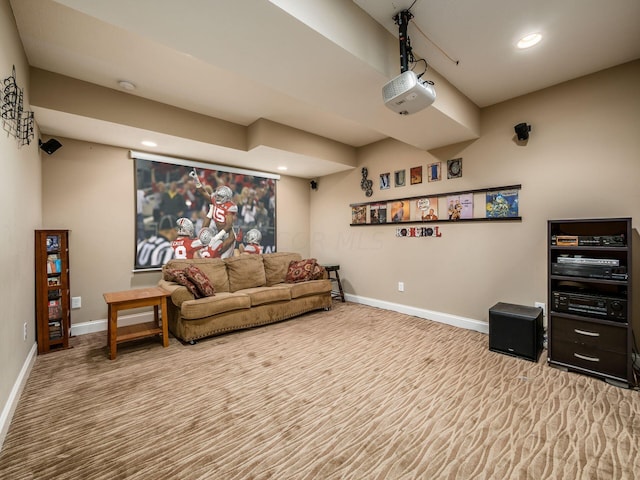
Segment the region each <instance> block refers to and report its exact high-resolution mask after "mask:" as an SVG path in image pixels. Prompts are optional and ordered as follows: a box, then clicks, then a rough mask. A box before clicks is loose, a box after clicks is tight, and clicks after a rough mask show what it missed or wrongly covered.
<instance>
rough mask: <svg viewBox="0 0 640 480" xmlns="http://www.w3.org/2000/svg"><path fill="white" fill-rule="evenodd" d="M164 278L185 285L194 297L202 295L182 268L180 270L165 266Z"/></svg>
mask: <svg viewBox="0 0 640 480" xmlns="http://www.w3.org/2000/svg"><path fill="white" fill-rule="evenodd" d="M164 278H165V280H168V281H170V282H175V283H177V284H179V285H182V286H184V287H187V290H189V291H190V292H191V294H192V295H193V296H194V297H195V298H200V297H201V296H202V295H200V292H199V291H198V287H197V286H196V284H195V283H193V282H192V281H191V280H190V279H189V277H188V276H187V273H186V272H185V271H184V270H181V269H179V268H167V269H165V271H164Z"/></svg>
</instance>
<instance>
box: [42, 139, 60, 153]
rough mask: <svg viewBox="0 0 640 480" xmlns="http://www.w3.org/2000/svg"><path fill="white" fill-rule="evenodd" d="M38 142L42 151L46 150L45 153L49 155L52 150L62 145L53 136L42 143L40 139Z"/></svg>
mask: <svg viewBox="0 0 640 480" xmlns="http://www.w3.org/2000/svg"><path fill="white" fill-rule="evenodd" d="M39 143H40V148H41V149H42V150H43V151H45V152H47V154H49V155H51V154H52V153H53V152H55V151H56V150H58V149H59V148H60V147H61V146H62V144H61V143H60V142H59V141H58V140H56V139H55V138H51V139H49V140H47V141H46V142H44V143H42V140H40V141H39Z"/></svg>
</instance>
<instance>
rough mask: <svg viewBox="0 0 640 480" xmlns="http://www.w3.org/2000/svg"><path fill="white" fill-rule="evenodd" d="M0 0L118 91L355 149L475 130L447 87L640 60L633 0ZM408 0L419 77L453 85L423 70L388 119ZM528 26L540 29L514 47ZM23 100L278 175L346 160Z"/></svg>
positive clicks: (42, 45)
mask: <svg viewBox="0 0 640 480" xmlns="http://www.w3.org/2000/svg"><path fill="white" fill-rule="evenodd" d="M10 3H11V6H12V8H13V11H14V15H15V18H16V23H17V27H18V31H19V33H20V36H21V39H22V42H23V45H24V48H25V51H26V55H27V58H28V61H29V64H30V65H31V66H33V67H38V68H41V69H44V70H49V71H52V72H55V73H58V74H61V75H65V76H69V77H73V78H76V79H79V80H83V81H87V82H91V83H94V84H96V85H100V86H103V87H107V88H113V89H118V88H119V86H118V83H117V82H118V80H122V79H126V80H129V81H131V82H133V83H134V84H135V85H136V86H137V89H136V90H135V91H134V92H131V94H132V95H138V96H141V97H144V98H147V99H150V100H154V101H157V102H161V103H166V104H169V105H173V106H178V107H180V108H182V109H186V110H191V111H194V112H197V113H200V114H204V115H208V116H212V117H216V118H220V119H223V120H227V121H230V122H234V123H237V124H239V125H244V126H248V125H251V124H252V123H253V122H255V121H257V120H259V119H267V120H270V121H272V122H277V123H280V124H283V125H288V126H291V127H295V128H296V129H300V130H303V131H307V132H310V133H313V134H316V135H319V136H322V137H326V138H329V139H332V140H335V141H338V142H342V143H345V144H347V145H351V146H355V147H358V146H362V145H366V144H368V143H371V142H375V141H378V140H381V139H384V138H388V137H392V138H396V139H398V140H400V141H403V142H405V143H408V144H411V145H414V146H416V147H418V148H422V149H430V148H435V147H439V146H443V145H448V144H451V143H455V142H459V141H464V140H469V139H471V138H474V137H475V136H477V132H475V131H474V129H473V128H472V127H469V126H468V125H463V124H462V123H461V122H458V121H455V119H453V118H452V115H451V114H450V113H448V108H449V107H448V105H447V102H448V101H450V100H451V99H452V98H453V95H459V96H460V98H462V99H463V100H464V101H468V100H470V101H471V102H473V104H475V105H476V106H477V107H485V106H489V105H493V104H495V103H498V102H501V101H504V100H507V99H510V98H513V97H516V96H519V95H523V94H526V93H530V92H533V91H536V90H539V89H541V88H545V87H548V86H551V85H555V84H558V83H560V82H563V81H566V80H570V79H573V78H577V77H579V76H582V75H586V74H589V73H593V72H596V71H599V70H602V69H605V68H608V67H611V66H614V65H617V64H621V63H625V62H628V61H631V60H634V59H637V58H640V1H638V0H614V1H609V2H607V1H604V0H563V1H561V2H558V1H557V0H536V1H531V0H527V1H525V0H483V1H482V2H480V1H477V0H456V1H450V0H416V1H413V0H411V1H400V0H396V1H391V0H354V1H353V2H349V1H347V0H306V1H304V2H300V1H299V0H242V1H235V2H229V1H226V2H222V1H205V0H181V1H180V2H176V1H174V0H135V1H131V0H110V1H108V2H107V1H104V0H57V1H55V0H10ZM410 6H411V12H412V13H413V15H414V18H413V21H412V23H411V24H410V25H409V31H408V32H409V36H410V39H411V44H412V46H413V50H414V54H415V55H416V56H417V57H422V58H426V59H427V60H428V62H429V65H430V69H429V70H428V71H427V73H426V74H425V76H424V78H425V79H429V78H430V75H435V76H437V74H436V73H435V72H437V73H439V74H440V75H441V76H443V77H444V78H445V79H446V80H448V82H450V83H451V84H452V85H453V86H454V87H455V88H456V89H457V90H458V91H459V92H456V91H455V89H450V90H451V91H453V94H451V93H450V92H447V91H446V90H445V88H444V87H445V85H444V83H446V82H440V85H439V84H438V82H436V91H439V93H438V95H439V97H438V99H437V100H436V103H435V104H434V106H432V107H430V108H429V109H427V110H425V111H423V112H419V113H417V114H414V115H411V116H407V117H400V116H398V115H396V114H394V113H393V112H391V111H390V110H388V109H386V108H385V107H384V105H383V102H382V98H381V89H382V86H383V85H384V84H385V83H386V82H387V81H389V80H390V79H391V78H392V77H393V76H395V75H397V74H398V73H399V71H400V70H399V69H400V60H399V53H398V50H399V48H398V41H397V33H398V31H397V30H398V27H397V25H395V23H394V21H393V19H392V17H393V15H394V14H395V13H397V12H398V11H400V10H403V9H406V8H408V7H410ZM532 31H539V32H541V33H542V34H543V40H542V42H541V43H540V44H539V45H537V46H536V47H533V48H531V49H529V50H526V51H517V50H516V49H515V47H514V44H515V42H516V41H517V40H518V38H519V37H520V36H522V35H524V34H526V33H530V32H532ZM425 35H426V36H425ZM427 37H428V38H427ZM453 60H456V61H457V63H456V62H454V61H453ZM421 68H422V67H421V65H418V66H417V67H416V71H420V69H421ZM434 71H435V72H434ZM439 86H440V90H438V87H439ZM464 97H466V99H465V98H464ZM467 99H468V100H467ZM454 100H455V99H454ZM32 107H33V110H34V111H35V113H36V121H37V122H38V125H39V127H40V129H41V131H42V132H43V133H45V134H50V135H56V136H65V137H70V138H77V139H81V140H87V141H94V142H99V143H105V144H110V145H116V146H122V147H125V148H132V149H135V150H141V149H144V148H143V147H141V145H140V141H141V140H143V139H148V138H150V137H151V138H152V139H154V140H156V141H157V142H158V143H159V146H158V148H157V149H155V150H154V151H153V153H158V154H165V155H175V156H182V157H183V158H184V157H187V158H193V159H199V160H204V161H211V162H214V163H226V164H229V165H233V166H243V167H248V168H259V169H261V170H265V171H271V172H277V170H276V167H277V166H278V165H280V164H287V165H288V166H289V170H288V171H287V172H286V173H287V174H290V175H294V176H300V177H304V178H313V177H317V176H322V175H326V174H329V173H333V172H336V171H340V170H344V169H345V168H349V167H348V166H345V165H344V164H339V163H334V162H330V161H323V160H321V159H318V158H311V157H306V156H304V155H295V154H292V153H291V152H286V151H282V150H279V149H273V148H267V147H265V148H258V149H255V150H254V151H249V152H239V151H237V150H235V151H232V149H229V148H222V147H220V146H217V145H211V144H207V143H202V142H193V141H188V140H186V139H183V138H179V137H175V136H170V135H166V134H165V135H160V134H157V132H153V131H146V130H142V129H134V128H131V127H125V126H123V125H115V124H109V123H107V122H104V121H101V120H97V119H95V118H88V117H78V116H77V115H73V114H70V113H69V112H59V111H55V110H51V109H48V108H43V107H40V106H38V105H32ZM474 108H475V107H474Z"/></svg>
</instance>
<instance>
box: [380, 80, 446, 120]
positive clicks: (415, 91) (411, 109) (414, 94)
mask: <svg viewBox="0 0 640 480" xmlns="http://www.w3.org/2000/svg"><path fill="white" fill-rule="evenodd" d="M382 98H383V99H384V104H385V105H386V106H387V107H389V108H390V109H391V110H393V111H394V112H396V113H399V114H400V115H410V114H412V113H415V112H419V111H420V110H422V109H424V108H427V107H428V106H429V105H431V104H432V103H433V101H434V100H435V99H436V89H435V88H433V85H431V84H430V83H427V82H423V81H422V80H420V79H419V78H418V76H417V75H416V74H415V72H413V71H412V70H407V71H406V72H403V73H401V74H400V75H398V76H397V77H396V78H394V79H393V80H391V81H390V82H389V83H387V84H386V85H385V86H384V87H383V88H382Z"/></svg>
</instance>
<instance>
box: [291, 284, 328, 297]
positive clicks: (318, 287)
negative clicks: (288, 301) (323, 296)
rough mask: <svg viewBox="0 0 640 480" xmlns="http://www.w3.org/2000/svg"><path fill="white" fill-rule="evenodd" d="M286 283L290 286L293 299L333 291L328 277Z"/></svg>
mask: <svg viewBox="0 0 640 480" xmlns="http://www.w3.org/2000/svg"><path fill="white" fill-rule="evenodd" d="M285 285H287V286H288V287H289V290H290V292H291V298H292V299H293V298H301V297H308V296H309V295H318V294H320V293H330V292H331V281H330V280H327V279H322V280H309V281H306V282H299V283H287V284H285Z"/></svg>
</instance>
